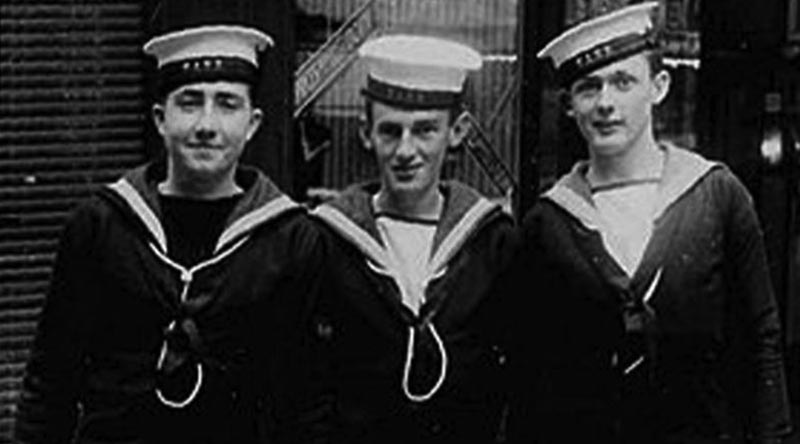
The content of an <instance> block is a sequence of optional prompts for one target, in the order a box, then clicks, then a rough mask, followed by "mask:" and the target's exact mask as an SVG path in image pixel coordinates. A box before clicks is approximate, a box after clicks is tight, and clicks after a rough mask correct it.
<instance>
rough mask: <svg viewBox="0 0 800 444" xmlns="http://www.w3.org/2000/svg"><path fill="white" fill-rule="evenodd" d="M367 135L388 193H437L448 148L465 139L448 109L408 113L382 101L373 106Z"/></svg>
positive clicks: (409, 111)
mask: <svg viewBox="0 0 800 444" xmlns="http://www.w3.org/2000/svg"><path fill="white" fill-rule="evenodd" d="M371 111H372V115H371V118H370V119H369V121H370V122H371V125H370V127H369V128H368V130H369V132H368V134H367V136H368V138H369V142H370V145H371V147H372V149H374V150H375V155H376V157H377V160H378V169H379V170H380V175H381V181H382V185H383V188H384V189H385V190H386V191H387V192H389V193H401V194H402V193H405V194H414V195H418V196H420V197H421V196H423V195H425V194H427V193H432V192H435V190H436V189H437V187H438V184H439V175H440V173H441V170H442V164H443V163H444V157H445V154H446V152H447V148H448V147H449V146H455V145H458V143H459V142H460V141H461V138H462V137H463V135H462V132H461V131H459V130H457V129H456V128H455V124H454V122H453V119H452V118H451V115H450V113H451V112H452V111H451V110H449V109H434V110H406V109H401V108H395V107H392V106H389V105H386V104H383V103H380V102H374V103H373V105H372V107H371Z"/></svg>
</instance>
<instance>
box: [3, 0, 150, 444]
mask: <svg viewBox="0 0 800 444" xmlns="http://www.w3.org/2000/svg"><path fill="white" fill-rule="evenodd" d="M142 4H143V2H141V1H134V0H115V1H99V0H97V1H91V0H83V1H74V0H72V1H68V0H49V1H46V2H40V3H32V2H26V1H5V2H3V4H2V5H0V48H2V49H0V441H4V440H7V439H10V432H11V427H12V417H13V413H14V408H15V407H14V405H15V402H16V399H17V396H18V391H19V388H20V383H21V378H22V374H23V371H24V363H25V360H26V359H27V356H28V348H29V347H30V345H31V342H32V339H33V334H34V331H35V328H36V320H37V317H38V314H39V311H40V309H41V305H42V302H43V300H44V295H45V292H46V291H47V286H48V283H47V281H48V279H49V276H50V268H51V265H52V261H53V257H54V251H55V248H56V245H57V237H58V235H59V233H60V230H61V224H62V223H63V222H64V218H65V216H66V215H67V213H68V212H69V211H70V210H71V209H72V208H73V206H74V205H75V203H76V202H77V201H79V200H80V199H83V198H84V197H86V196H87V195H89V194H90V193H91V192H92V191H94V190H96V189H97V187H99V186H101V185H102V184H104V183H107V182H111V181H113V180H115V179H116V178H118V177H119V175H120V174H121V173H122V172H123V171H124V170H125V169H127V168H130V167H131V166H133V165H135V164H138V163H140V162H142V161H143V160H144V158H145V150H144V146H143V141H142V140H143V137H142V136H143V130H144V119H145V116H146V115H147V114H146V109H145V102H144V100H145V97H146V96H145V95H144V91H143V83H144V79H143V72H144V70H143V61H142V60H141V56H140V46H141V44H142V41H143V40H144V35H143V34H144V26H143V23H142V17H143V15H144V11H143V6H142Z"/></svg>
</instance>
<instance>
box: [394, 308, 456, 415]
mask: <svg viewBox="0 0 800 444" xmlns="http://www.w3.org/2000/svg"><path fill="white" fill-rule="evenodd" d="M426 327H428V328H429V329H430V331H431V334H432V335H433V339H434V341H436V345H437V347H438V349H439V353H440V354H441V357H442V360H441V365H440V368H439V377H438V378H437V380H436V383H435V384H434V385H433V387H432V388H431V389H430V390H429V391H428V392H427V393H423V394H420V395H416V394H414V393H411V389H410V387H409V383H408V380H409V377H410V374H411V364H412V361H413V360H414V336H415V333H416V330H415V329H414V327H413V326H412V327H408V348H407V349H406V362H405V365H404V366H403V393H404V394H405V395H406V397H407V398H408V399H409V400H411V401H414V402H425V401H427V400H429V399H431V398H432V397H433V395H435V394H436V392H437V391H439V388H441V386H442V384H443V383H444V380H445V377H446V376H447V350H445V347H444V342H443V341H442V338H440V337H439V334H438V333H437V332H436V328H435V327H434V326H433V323H432V322H430V323H427V324H426Z"/></svg>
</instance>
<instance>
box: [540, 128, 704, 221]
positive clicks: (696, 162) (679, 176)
mask: <svg viewBox="0 0 800 444" xmlns="http://www.w3.org/2000/svg"><path fill="white" fill-rule="evenodd" d="M664 150H665V152H666V156H667V160H666V165H665V167H664V178H663V181H662V184H661V186H660V187H659V191H658V201H657V202H656V205H655V207H654V212H653V220H654V221H655V220H657V219H658V218H659V217H661V216H662V215H663V214H664V212H665V211H666V210H667V208H669V206H670V205H672V204H673V203H674V202H675V201H677V200H678V199H679V198H680V197H681V196H683V195H684V194H685V193H686V191H688V190H689V188H691V187H692V186H693V185H694V184H695V183H697V181H699V180H700V179H701V178H702V177H704V176H705V175H706V173H707V172H708V171H710V170H711V169H712V168H714V167H715V166H717V165H719V163H717V162H711V161H709V160H706V159H704V158H703V157H701V156H700V155H698V154H696V153H694V152H691V151H688V150H685V149H682V148H677V147H674V146H672V145H668V144H665V145H664ZM568 174H569V175H573V174H580V173H579V168H578V167H577V166H576V167H575V168H573V169H572V171H571V172H570V173H568ZM565 182H566V181H565V180H564V179H562V180H559V181H558V182H556V184H555V185H554V186H553V188H551V189H550V190H549V191H547V192H546V193H545V194H544V197H545V198H548V199H550V200H551V201H553V202H554V203H556V204H557V205H559V206H561V207H562V208H564V209H565V210H566V211H567V212H569V213H570V214H572V215H573V216H575V217H576V218H577V219H578V220H580V222H581V223H582V224H583V225H584V226H586V228H589V229H590V230H598V229H599V227H600V226H602V223H603V221H602V218H601V216H600V214H599V213H598V211H597V209H596V208H595V207H594V206H593V205H592V203H591V202H590V201H589V200H587V197H584V196H581V195H580V194H578V193H577V192H575V191H574V190H573V189H572V188H570V187H568V186H567V185H566V184H565Z"/></svg>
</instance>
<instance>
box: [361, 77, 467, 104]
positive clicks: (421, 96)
mask: <svg viewBox="0 0 800 444" xmlns="http://www.w3.org/2000/svg"><path fill="white" fill-rule="evenodd" d="M361 93H362V94H364V95H365V96H366V97H368V98H370V99H372V100H375V101H378V102H382V103H385V104H387V105H391V106H398V107H402V108H420V109H431V108H449V107H451V106H455V105H457V104H459V103H461V101H462V98H463V94H462V93H461V92H453V91H422V90H417V89H410V88H404V87H402V86H397V85H391V84H388V83H385V82H382V81H380V80H377V79H375V78H374V77H372V76H369V77H367V87H366V88H363V89H362V90H361Z"/></svg>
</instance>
